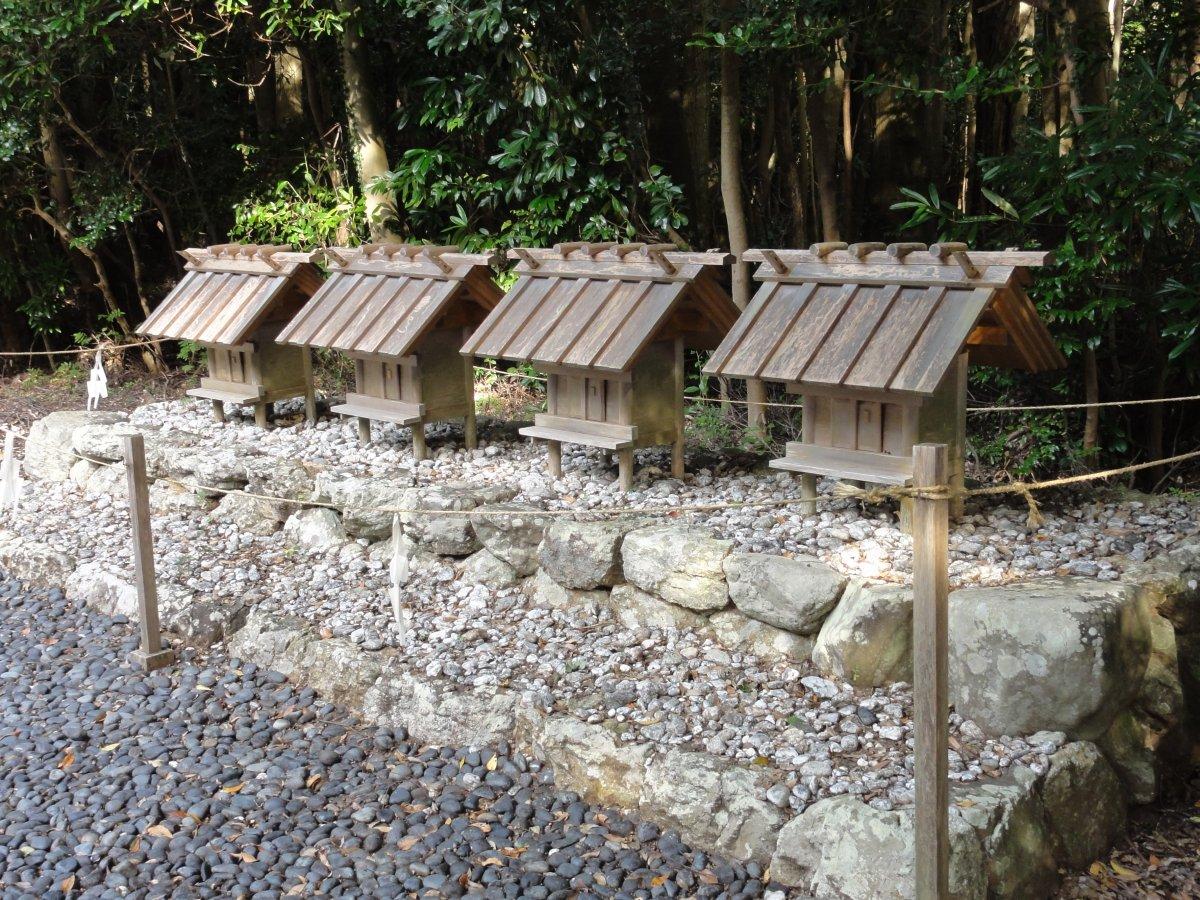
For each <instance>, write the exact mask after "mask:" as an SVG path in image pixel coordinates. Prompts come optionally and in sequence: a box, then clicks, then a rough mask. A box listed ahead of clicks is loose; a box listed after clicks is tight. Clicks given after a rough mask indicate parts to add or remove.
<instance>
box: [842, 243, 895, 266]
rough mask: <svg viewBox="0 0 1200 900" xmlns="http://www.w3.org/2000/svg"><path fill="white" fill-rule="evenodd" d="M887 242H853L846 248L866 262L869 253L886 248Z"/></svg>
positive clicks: (855, 256) (856, 257)
mask: <svg viewBox="0 0 1200 900" xmlns="http://www.w3.org/2000/svg"><path fill="white" fill-rule="evenodd" d="M886 249H887V244H885V243H883V242H881V241H860V242H859V243H857V244H851V245H850V246H849V247H847V248H846V250H847V251H848V252H849V253H850V255H851V256H853V257H854V258H855V259H857V260H858V261H859V262H865V261H866V258H867V254H868V253H874V252H875V251H877V250H886Z"/></svg>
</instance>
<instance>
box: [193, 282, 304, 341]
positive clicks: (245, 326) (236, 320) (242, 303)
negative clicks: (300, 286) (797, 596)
mask: <svg viewBox="0 0 1200 900" xmlns="http://www.w3.org/2000/svg"><path fill="white" fill-rule="evenodd" d="M247 277H249V278H250V279H251V282H252V284H253V287H252V288H251V289H250V290H249V291H247V292H246V293H245V294H242V293H240V292H239V293H238V294H235V295H233V296H231V297H229V298H228V300H226V301H225V302H224V303H223V304H222V307H221V309H220V310H218V311H217V312H216V313H215V314H214V315H213V318H212V320H211V321H210V323H209V325H208V326H207V327H205V328H204V330H203V331H202V332H201V333H200V335H199V336H198V337H197V338H196V340H198V341H200V342H201V343H205V344H208V343H212V344H225V345H229V346H232V345H235V344H241V343H243V342H244V341H245V340H246V338H247V337H249V333H250V332H251V331H252V330H253V329H254V325H255V323H257V322H258V321H260V320H261V318H262V314H263V313H264V312H265V311H266V310H267V308H268V307H270V305H271V303H272V301H274V299H275V298H276V297H277V296H279V294H280V293H281V292H282V291H283V290H284V289H285V288H286V286H287V278H286V277H285V276H283V275H276V276H272V277H269V278H264V277H262V276H247Z"/></svg>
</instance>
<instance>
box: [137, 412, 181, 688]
mask: <svg viewBox="0 0 1200 900" xmlns="http://www.w3.org/2000/svg"><path fill="white" fill-rule="evenodd" d="M125 474H126V477H127V478H128V485H129V519H130V523H131V525H132V526H133V569H134V581H135V582H136V584H137V594H138V628H139V630H140V632H141V643H140V645H139V646H138V649H136V650H134V651H133V655H132V658H133V661H134V662H135V663H136V664H137V665H139V666H141V668H143V669H144V670H146V671H147V672H152V671H154V670H155V669H161V668H163V667H164V666H169V665H171V663H173V662H174V661H175V653H174V652H173V651H172V650H171V648H169V647H163V645H162V631H161V630H160V628H159V624H158V585H157V583H156V581H155V578H154V536H153V535H152V534H151V533H150V492H149V489H148V487H147V481H146V446H145V441H144V439H143V438H142V436H141V435H140V434H128V435H126V436H125Z"/></svg>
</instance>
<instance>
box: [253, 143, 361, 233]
mask: <svg viewBox="0 0 1200 900" xmlns="http://www.w3.org/2000/svg"><path fill="white" fill-rule="evenodd" d="M229 234H230V237H231V238H232V239H234V240H241V241H246V242H249V243H257V244H291V245H292V246H293V247H306V248H307V247H328V246H332V245H336V244H355V243H358V241H359V240H360V239H361V238H362V237H364V236H365V234H366V211H365V208H364V204H363V198H362V195H361V194H359V193H358V192H357V191H355V190H354V188H352V187H347V186H345V185H341V186H338V187H334V186H333V185H332V184H331V183H330V178H329V173H328V170H327V169H326V170H325V171H321V170H320V169H316V170H314V168H313V167H312V166H311V165H310V164H309V163H308V161H305V162H304V163H303V164H302V165H300V166H299V167H298V168H297V169H296V170H295V172H294V174H293V176H292V178H290V179H284V180H281V181H277V182H276V183H275V185H274V187H272V188H271V189H270V190H268V191H266V192H264V193H263V194H261V195H257V196H253V197H248V198H247V199H245V200H242V201H240V202H238V203H236V204H235V205H234V207H233V227H232V228H231V229H230V232H229Z"/></svg>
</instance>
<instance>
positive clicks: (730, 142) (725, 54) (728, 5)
mask: <svg viewBox="0 0 1200 900" xmlns="http://www.w3.org/2000/svg"><path fill="white" fill-rule="evenodd" d="M733 6H734V3H733V2H732V0H722V3H721V8H722V11H724V12H730V11H732V9H733ZM739 62H740V61H739V60H738V55H737V53H735V52H734V51H733V50H730V49H723V50H722V51H721V202H722V204H723V205H724V207H725V227H726V230H727V231H728V232H729V249H730V251H731V252H732V253H733V254H734V255H735V256H736V257H737V259H736V260H735V262H734V264H733V291H732V295H733V302H734V303H735V304H736V305H737V307H738V309H745V308H746V307H747V305H749V303H750V267H749V265H748V264H747V263H745V262H742V254H743V253H745V252H746V250H747V249H748V248H749V246H750V236H749V232H748V231H747V228H746V204H745V199H744V198H743V196H742V135H741V72H740V71H739V70H740V66H739ZM763 399H765V392H764V391H763V386H762V382H760V381H748V382H746V401H747V403H748V404H749V405H748V406H747V407H746V420H747V425H748V427H749V428H750V429H751V430H758V429H760V428H761V426H762V423H763V407H762V406H757V405H755V404H756V403H761V402H762V401H763Z"/></svg>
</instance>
